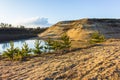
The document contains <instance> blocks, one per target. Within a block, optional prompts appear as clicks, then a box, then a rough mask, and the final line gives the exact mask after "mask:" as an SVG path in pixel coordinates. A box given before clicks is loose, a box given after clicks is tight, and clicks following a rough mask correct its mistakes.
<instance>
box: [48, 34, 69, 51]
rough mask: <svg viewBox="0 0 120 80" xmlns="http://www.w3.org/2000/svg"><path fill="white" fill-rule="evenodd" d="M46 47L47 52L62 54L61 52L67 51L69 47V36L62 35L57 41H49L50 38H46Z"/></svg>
mask: <svg viewBox="0 0 120 80" xmlns="http://www.w3.org/2000/svg"><path fill="white" fill-rule="evenodd" d="M47 46H48V48H49V51H50V50H51V49H53V50H54V51H56V52H58V53H60V52H61V53H62V52H63V50H68V49H69V48H70V47H71V41H70V38H69V36H67V34H63V35H62V36H61V37H60V40H59V41H57V40H56V41H55V40H51V39H50V38H48V40H47Z"/></svg>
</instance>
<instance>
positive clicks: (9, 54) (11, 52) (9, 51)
mask: <svg viewBox="0 0 120 80" xmlns="http://www.w3.org/2000/svg"><path fill="white" fill-rule="evenodd" d="M18 51H19V49H18V48H14V43H13V42H10V48H9V49H7V50H6V51H4V52H3V56H5V57H8V58H9V59H10V60H14V56H15V54H16V53H17V52H18Z"/></svg>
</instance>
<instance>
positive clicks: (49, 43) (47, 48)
mask: <svg viewBox="0 0 120 80" xmlns="http://www.w3.org/2000/svg"><path fill="white" fill-rule="evenodd" d="M53 42H54V41H53V40H52V39H50V38H48V40H46V43H45V45H46V46H44V48H45V52H50V51H51V50H52V49H53Z"/></svg>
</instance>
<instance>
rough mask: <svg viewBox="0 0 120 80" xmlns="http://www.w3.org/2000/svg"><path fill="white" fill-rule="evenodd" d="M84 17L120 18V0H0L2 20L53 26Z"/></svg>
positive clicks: (0, 19)
mask: <svg viewBox="0 0 120 80" xmlns="http://www.w3.org/2000/svg"><path fill="white" fill-rule="evenodd" d="M82 18H120V0H0V22H4V23H11V24H17V25H20V24H22V25H28V26H30V25H33V26H50V25H52V24H54V23H57V22H58V21H64V20H76V19H82Z"/></svg>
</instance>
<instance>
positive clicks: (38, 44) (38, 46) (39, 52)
mask: <svg viewBox="0 0 120 80" xmlns="http://www.w3.org/2000/svg"><path fill="white" fill-rule="evenodd" d="M34 44H35V45H34V47H35V49H33V52H34V54H38V55H40V54H41V53H42V51H41V49H42V48H43V46H41V45H40V44H41V42H40V41H39V40H36V41H35V43H34Z"/></svg>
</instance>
